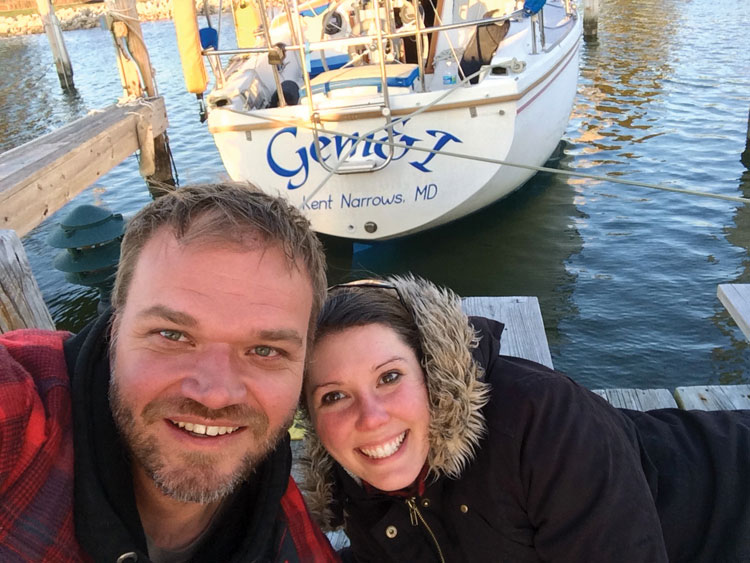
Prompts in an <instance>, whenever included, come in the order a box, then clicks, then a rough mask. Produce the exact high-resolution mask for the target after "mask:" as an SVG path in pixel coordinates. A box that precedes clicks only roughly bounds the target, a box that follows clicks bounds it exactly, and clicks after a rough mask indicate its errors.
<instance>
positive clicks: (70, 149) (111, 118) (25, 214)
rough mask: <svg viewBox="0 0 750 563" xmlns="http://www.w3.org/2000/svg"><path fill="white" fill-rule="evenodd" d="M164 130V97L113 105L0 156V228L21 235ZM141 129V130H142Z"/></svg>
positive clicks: (165, 121)
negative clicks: (145, 134)
mask: <svg viewBox="0 0 750 563" xmlns="http://www.w3.org/2000/svg"><path fill="white" fill-rule="evenodd" d="M144 120H145V121H146V122H148V123H150V124H151V132H152V134H153V135H154V136H157V135H160V134H161V133H163V132H164V131H165V130H166V128H167V125H168V124H167V114H166V108H165V105H164V99H163V98H153V99H151V100H148V102H147V103H138V102H134V103H130V104H123V105H120V106H117V105H113V106H110V107H108V108H105V109H103V110H101V111H99V112H96V113H92V114H91V115H87V116H86V117H83V118H81V119H78V120H76V121H74V122H72V123H69V124H68V125H66V126H64V127H61V128H60V129H58V130H56V131H53V132H52V133H49V134H47V135H44V136H42V137H39V138H38V139H35V140H34V141H31V142H29V143H26V144H24V145H21V146H20V147H16V148H14V149H11V150H9V151H7V152H5V153H3V154H0V209H2V212H0V229H12V230H15V231H16V232H17V233H18V235H19V236H23V235H24V234H26V233H28V232H29V231H30V230H31V229H33V228H34V227H35V226H36V225H38V224H39V223H40V222H41V221H43V220H44V219H45V218H46V217H48V216H49V215H51V214H52V213H54V212H55V211H57V210H58V209H60V207H62V206H63V205H64V204H66V203H67V202H68V201H70V200H71V199H73V197H75V196H76V195H77V194H78V193H80V192H81V191H83V190H84V189H85V188H87V187H88V186H90V185H92V184H93V183H95V182H96V180H97V179H98V178H99V177H100V176H102V175H103V174H105V173H106V172H108V171H109V170H110V169H111V168H113V167H114V166H116V165H117V164H119V163H120V162H122V161H123V160H125V159H126V158H127V157H128V156H130V155H132V154H133V153H134V152H135V151H137V150H139V148H140V143H139V138H138V124H139V122H143V121H144ZM141 129H142V130H143V128H141Z"/></svg>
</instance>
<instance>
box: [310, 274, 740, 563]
mask: <svg viewBox="0 0 750 563" xmlns="http://www.w3.org/2000/svg"><path fill="white" fill-rule="evenodd" d="M501 332H502V325H501V324H500V323H497V322H495V321H491V320H488V319H483V318H472V319H470V322H469V320H468V319H467V317H466V316H465V315H464V314H463V313H462V312H461V308H460V302H459V300H458V298H457V297H456V296H455V295H454V294H453V293H451V292H449V291H446V290H440V289H438V288H437V287H435V286H434V285H432V284H431V283H429V282H426V281H424V280H419V279H415V278H413V277H394V278H390V279H389V280H388V281H387V282H377V281H376V282H365V283H364V284H362V285H360V286H359V287H338V288H334V290H332V291H331V295H330V296H329V299H328V301H327V303H326V305H325V306H324V308H323V311H322V312H321V314H320V317H319V326H318V332H317V336H316V343H315V346H314V348H313V350H312V354H311V357H310V362H309V366H308V373H307V375H306V381H305V389H304V401H305V403H306V407H307V411H308V414H309V417H310V421H311V423H312V425H313V427H314V429H315V431H316V433H317V435H316V434H314V433H312V432H309V433H308V441H309V442H308V445H307V446H308V457H307V460H306V461H307V464H306V471H307V475H306V481H307V482H306V488H307V492H308V497H307V498H308V502H309V503H310V506H311V509H312V511H313V513H314V514H316V515H317V517H318V519H319V521H320V522H321V525H322V526H323V527H324V529H334V528H336V527H339V526H341V525H344V526H345V530H346V533H347V534H348V536H349V537H350V539H351V551H350V552H349V553H348V554H347V555H348V556H349V557H350V558H351V559H353V560H356V561H378V562H382V561H398V562H417V561H492V562H495V561H574V562H582V561H596V562H619V561H622V562H629V563H630V562H646V561H648V562H651V561H668V560H669V561H706V562H709V561H710V562H715V561H750V539H749V538H750V502H748V498H750V493H749V492H748V475H750V460H749V459H748V458H749V456H750V411H734V412H712V413H704V412H686V411H678V410H673V409H665V410H660V411H651V412H649V413H640V412H635V411H626V410H620V409H615V408H613V407H612V406H610V405H609V404H608V403H606V402H605V401H604V400H603V399H601V398H600V397H598V396H597V395H595V394H593V393H590V392H589V391H586V390H585V389H582V388H581V387H579V386H577V385H576V384H575V383H574V382H573V381H571V380H570V379H568V378H566V377H565V376H563V375H561V374H559V373H557V372H555V371H553V370H550V369H548V368H546V367H544V366H541V365H538V364H535V363H533V362H529V361H526V360H522V359H518V358H510V357H504V356H499V348H500V343H499V339H500V334H501Z"/></svg>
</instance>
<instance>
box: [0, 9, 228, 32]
mask: <svg viewBox="0 0 750 563" xmlns="http://www.w3.org/2000/svg"><path fill="white" fill-rule="evenodd" d="M209 7H210V11H211V13H212V14H215V13H218V0H209ZM136 9H137V10H138V19H139V20H140V21H142V22H144V21H156V20H168V19H172V2H171V0H148V1H146V2H143V1H139V2H137V4H136ZM202 10H203V2H198V6H197V11H198V13H200V12H201V11H202ZM105 11H106V5H105V4H104V3H103V2H101V3H96V4H86V5H83V6H76V7H73V8H66V7H61V8H60V9H58V10H55V15H56V16H57V19H58V20H60V29H61V30H62V31H71V30H76V29H91V28H94V27H99V25H100V24H99V20H100V18H101V16H102V15H104V13H105ZM40 33H44V27H43V25H42V18H41V17H40V16H39V14H37V13H34V14H21V15H18V16H13V17H7V16H3V15H2V14H0V37H12V36H17V35H35V34H40Z"/></svg>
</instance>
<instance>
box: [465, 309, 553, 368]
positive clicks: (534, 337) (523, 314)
mask: <svg viewBox="0 0 750 563" xmlns="http://www.w3.org/2000/svg"><path fill="white" fill-rule="evenodd" d="M463 309H464V312H466V314H468V315H479V316H482V317H489V318H491V319H495V320H497V321H500V322H501V323H503V324H504V325H505V330H503V334H502V336H501V338H500V353H501V354H503V355H505V356H516V357H518V358H525V359H527V360H532V361H535V362H537V363H540V364H544V365H545V366H547V367H550V368H553V367H554V366H553V365H552V355H551V354H550V352H549V344H548V343H547V334H546V333H545V332H544V322H543V321H542V312H541V310H540V309H539V300H538V299H537V298H536V297H467V298H465V299H464V300H463Z"/></svg>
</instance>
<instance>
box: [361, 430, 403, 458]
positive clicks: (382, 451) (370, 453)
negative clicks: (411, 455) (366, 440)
mask: <svg viewBox="0 0 750 563" xmlns="http://www.w3.org/2000/svg"><path fill="white" fill-rule="evenodd" d="M404 438H406V432H404V433H403V434H401V435H400V436H399V437H397V438H395V439H393V440H391V441H390V442H388V443H387V444H382V445H380V446H377V447H375V448H360V449H359V451H361V452H362V453H363V454H365V455H366V456H367V457H371V458H374V459H383V458H384V457H388V456H392V455H393V454H395V453H396V452H397V451H398V449H399V447H401V443H402V442H403V441H404Z"/></svg>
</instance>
